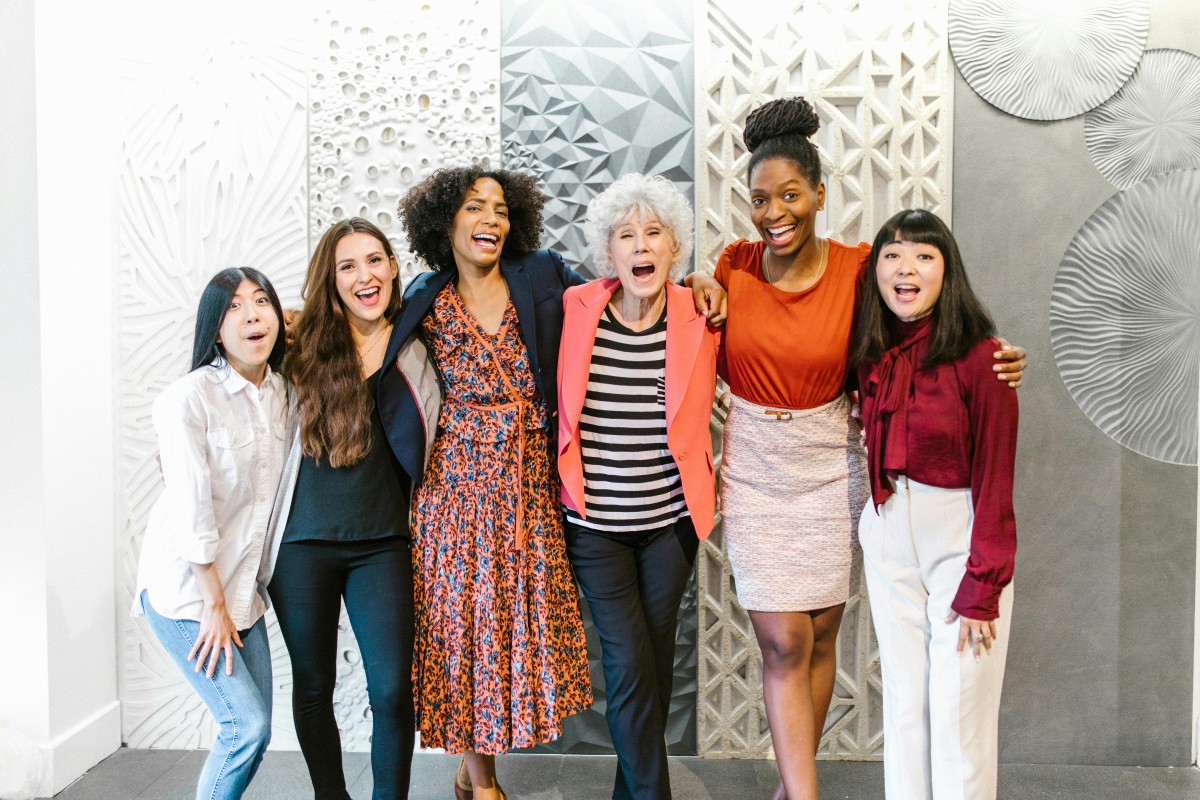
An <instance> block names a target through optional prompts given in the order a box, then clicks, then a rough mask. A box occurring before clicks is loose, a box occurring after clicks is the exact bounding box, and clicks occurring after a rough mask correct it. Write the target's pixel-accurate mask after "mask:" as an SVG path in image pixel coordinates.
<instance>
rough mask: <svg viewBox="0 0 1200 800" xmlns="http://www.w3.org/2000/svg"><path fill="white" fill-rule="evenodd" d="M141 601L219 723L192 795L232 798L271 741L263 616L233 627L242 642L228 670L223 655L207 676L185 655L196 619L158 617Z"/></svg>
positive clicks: (208, 799) (210, 799)
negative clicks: (228, 671)
mask: <svg viewBox="0 0 1200 800" xmlns="http://www.w3.org/2000/svg"><path fill="white" fill-rule="evenodd" d="M141 600H142V609H143V610H144V611H145V612H146V619H147V620H148V621H149V622H150V629H151V630H152V631H154V635H155V636H156V637H157V638H158V641H159V642H161V643H162V646H163V648H164V649H165V650H166V651H167V653H168V654H169V655H170V656H171V660H173V661H174V662H175V664H176V666H178V667H179V669H180V671H181V672H182V673H183V676H184V677H185V678H187V682H188V683H190V684H191V685H192V688H193V689H195V690H196V693H197V694H198V695H200V699H201V700H203V701H204V704H205V705H206V706H208V710H209V711H211V712H212V715H213V716H214V717H215V718H216V720H217V724H218V725H219V726H220V728H219V729H218V731H217V738H216V739H215V740H214V741H213V745H212V750H211V751H210V752H209V754H208V760H207V761H205V762H204V769H202V770H201V771H200V782H199V783H198V784H197V786H196V800H237V798H240V797H241V796H242V794H243V793H244V792H245V791H246V787H247V786H249V785H250V780H251V779H252V778H253V777H254V773H255V772H257V771H258V765H259V764H261V763H262V759H263V754H264V753H266V752H267V743H268V742H270V741H271V647H270V645H269V644H268V642H267V622H266V619H260V620H259V621H258V622H256V623H254V625H253V626H252V627H251V628H250V629H249V630H244V631H238V635H239V636H240V637H241V639H242V647H241V648H239V647H238V646H237V645H234V646H233V674H232V675H226V674H225V658H224V656H223V655H222V656H221V660H220V662H219V663H218V664H217V671H216V672H215V673H214V674H213V676H212V677H211V678H208V677H206V676H205V674H204V671H203V670H201V671H200V672H196V671H195V667H196V662H195V661H194V660H193V661H192V662H191V663H189V662H188V660H187V655H188V651H190V650H191V649H192V645H193V644H194V643H195V642H196V638H197V637H198V636H199V633H200V623H199V622H197V621H196V620H191V619H168V618H167V617H163V616H159V614H158V612H156V611H155V610H154V609H153V608H152V607H151V605H150V600H149V598H148V597H147V595H146V592H145V591H143V592H142V597H141Z"/></svg>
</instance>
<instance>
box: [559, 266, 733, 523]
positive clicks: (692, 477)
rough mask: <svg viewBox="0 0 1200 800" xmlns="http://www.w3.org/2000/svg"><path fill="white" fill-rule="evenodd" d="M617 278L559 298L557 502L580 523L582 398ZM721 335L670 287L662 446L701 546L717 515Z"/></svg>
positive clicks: (686, 294) (685, 295) (687, 296)
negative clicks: (711, 424)
mask: <svg viewBox="0 0 1200 800" xmlns="http://www.w3.org/2000/svg"><path fill="white" fill-rule="evenodd" d="M619 286H620V283H619V282H618V281H617V280H616V279H615V278H605V279H603V280H595V281H592V282H591V283H587V284H584V285H583V286H575V287H572V288H570V289H567V291H566V293H564V294H563V331H562V345H561V346H560V348H559V351H558V409H559V415H558V472H559V475H560V476H561V478H562V502H563V505H566V506H568V507H570V508H572V509H574V510H575V511H576V512H578V513H579V515H580V516H581V517H583V518H584V519H586V518H587V509H586V508H585V507H584V493H583V459H582V452H581V450H582V447H581V445H580V440H579V416H580V414H581V413H582V412H583V400H584V396H585V395H586V394H587V385H588V375H589V373H590V372H591V366H592V348H593V347H594V346H595V344H596V328H597V326H598V325H599V324H600V317H601V316H602V315H603V314H604V307H605V306H606V305H608V301H609V300H610V299H611V298H612V296H613V294H614V293H615V292H616V290H617V289H618V288H619ZM719 345H720V332H719V331H718V330H717V329H715V328H713V327H712V326H711V325H709V324H708V321H707V320H706V319H705V318H704V315H703V314H701V313H700V312H699V311H697V310H696V306H695V303H694V301H693V300H692V290H691V289H688V288H685V287H683V286H675V285H673V284H668V285H667V348H666V349H667V366H666V371H667V375H666V404H667V447H668V449H669V450H670V451H671V455H672V456H674V457H675V464H676V466H678V467H679V475H680V478H681V480H682V483H683V497H684V501H685V502H686V503H687V509H688V513H689V514H691V516H692V522H693V524H694V525H695V526H696V535H697V536H699V537H700V538H701V539H705V538H707V537H708V535H709V534H710V533H712V528H713V516H714V515H715V513H716V486H715V482H714V480H713V452H712V437H711V435H710V434H709V429H708V421H709V417H710V416H711V415H712V404H713V395H714V393H715V391H716V385H717V348H718V346H719Z"/></svg>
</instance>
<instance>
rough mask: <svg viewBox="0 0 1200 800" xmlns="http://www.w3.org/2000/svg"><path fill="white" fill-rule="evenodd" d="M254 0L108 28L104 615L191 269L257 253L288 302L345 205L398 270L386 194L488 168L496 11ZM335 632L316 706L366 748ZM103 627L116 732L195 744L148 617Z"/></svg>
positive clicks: (484, 6) (127, 588)
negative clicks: (113, 306)
mask: <svg viewBox="0 0 1200 800" xmlns="http://www.w3.org/2000/svg"><path fill="white" fill-rule="evenodd" d="M230 5H231V4H230ZM268 6H269V7H264V8H258V9H255V10H251V11H250V12H249V13H250V14H251V15H252V16H253V17H256V18H248V17H247V16H246V14H245V13H241V14H232V13H230V14H214V15H212V16H205V17H204V18H203V19H194V20H193V19H184V18H180V17H172V16H171V14H172V12H169V11H162V10H158V11H157V12H156V11H154V10H152V9H150V7H147V9H146V13H145V14H143V15H140V16H139V18H138V20H137V23H136V25H137V28H136V30H132V31H130V32H129V34H128V44H127V52H128V53H129V57H128V59H127V60H126V62H125V85H124V87H123V91H122V95H123V97H124V98H125V99H126V103H127V114H126V118H125V121H124V125H123V130H124V135H123V140H122V144H121V164H120V183H119V185H118V187H117V202H118V205H119V220H118V225H119V230H118V239H119V241H118V249H119V270H120V277H119V280H120V298H119V306H120V308H119V312H118V313H119V317H120V336H121V354H120V355H121V367H120V369H121V386H120V394H121V407H122V412H121V413H122V426H121V436H122V441H121V466H120V469H121V477H120V482H121V486H122V492H123V495H122V508H123V515H122V516H123V519H124V528H123V532H122V534H121V541H120V542H119V543H118V547H119V552H120V555H119V564H118V576H117V578H118V586H119V587H120V588H119V592H118V605H119V609H118V611H119V613H120V614H121V615H122V617H121V618H122V619H124V612H125V611H126V609H127V608H128V604H129V602H131V601H132V597H133V590H134V586H135V580H136V571H137V553H138V550H139V546H140V539H141V536H142V532H143V531H144V528H145V520H146V516H147V514H148V512H149V509H150V506H151V505H152V504H153V502H154V500H155V498H156V497H157V496H158V493H159V490H160V483H161V482H160V479H159V475H158V470H157V468H156V466H155V464H154V454H155V451H156V449H157V448H156V444H155V441H154V431H153V429H152V427H151V424H150V408H151V404H152V403H153V401H154V398H155V397H157V395H158V393H159V392H160V391H161V390H162V388H163V387H164V386H166V385H167V384H168V383H169V382H170V381H172V380H174V379H175V378H177V377H178V376H180V375H182V374H183V372H184V371H185V370H186V368H187V364H188V359H189V357H190V348H191V337H192V326H193V324H194V314H195V306H196V302H197V300H198V298H199V292H200V290H201V288H202V287H203V285H204V284H205V283H206V282H207V280H208V279H209V278H210V277H211V276H212V274H213V273H214V272H216V271H217V270H219V269H221V268H224V267H226V266H231V265H241V264H245V265H249V266H253V267H257V268H259V269H262V270H263V271H265V272H266V273H267V275H268V276H270V277H271V279H272V280H273V282H274V283H275V285H276V288H277V289H279V292H280V295H281V297H282V298H283V300H284V304H285V305H291V306H298V305H299V293H300V285H301V283H302V281H303V277H304V271H305V268H306V266H307V261H308V256H309V251H310V245H314V244H315V243H316V240H317V238H318V237H319V236H320V234H321V232H322V231H323V230H324V228H325V227H326V226H327V225H328V224H330V222H332V221H334V220H336V219H339V218H342V217H347V216H356V215H357V216H365V217H367V218H369V219H371V220H372V221H374V222H376V223H377V224H379V225H380V226H381V227H382V228H383V229H384V230H385V232H387V234H388V235H389V237H390V238H391V239H392V241H393V242H394V243H395V244H397V246H398V247H399V248H400V249H399V251H398V256H399V257H400V261H401V266H402V278H403V279H404V280H405V281H407V280H408V279H409V278H411V277H412V275H413V274H414V273H415V271H416V270H417V269H418V266H417V265H416V263H415V260H414V259H413V258H412V257H411V256H409V255H408V253H407V249H406V248H405V244H404V239H403V235H402V233H401V231H400V226H399V222H398V220H397V219H396V205H397V201H398V200H399V198H400V196H401V195H402V194H403V193H404V192H405V191H407V190H408V188H410V187H411V186H412V185H414V184H415V183H417V182H418V181H419V180H421V179H422V178H424V177H425V176H426V175H428V174H429V173H430V172H431V171H432V170H433V169H435V168H436V167H438V166H448V165H455V164H471V163H473V164H479V165H483V166H498V165H499V162H500V131H499V119H498V113H499V105H500V102H499V75H500V65H499V36H500V25H499V7H498V5H494V4H490V3H485V2H474V3H466V4H464V3H455V4H451V3H420V2H411V0H410V1H408V2H396V3H384V2H368V1H365V0H364V1H361V2H357V3H346V4H341V5H339V6H338V8H337V10H336V12H334V11H329V10H321V9H317V8H315V7H309V6H305V5H300V6H296V5H284V4H282V3H272V4H268ZM224 10H225V11H229V12H232V11H233V8H232V5H231V7H230V8H227V9H224ZM220 20H224V22H222V21H220ZM251 23H254V24H251ZM266 30H270V31H272V33H269V34H266V33H263V34H259V33H254V31H266ZM310 236H311V239H310ZM269 621H270V625H269V631H270V635H271V641H272V646H273V652H274V669H275V675H274V683H275V689H276V695H275V735H274V740H273V743H274V745H275V746H278V747H285V748H294V747H295V746H296V740H295V734H294V731H293V728H292V722H291V707H290V694H291V669H290V665H289V663H288V660H287V656H286V652H285V650H284V648H283V640H282V637H280V636H279V633H278V627H277V625H276V624H275V621H274V616H273V615H271V616H270V617H269ZM341 627H342V633H341V638H340V641H339V644H340V650H339V660H338V687H337V690H336V694H335V711H336V715H337V719H338V724H339V727H340V728H341V730H342V736H343V747H345V748H346V749H347V750H366V749H368V748H369V746H370V725H371V717H370V710H369V707H368V704H367V697H366V682H365V678H364V676H363V671H362V668H361V664H360V661H361V659H360V656H359V652H358V647H357V644H356V643H355V641H354V637H353V633H352V632H351V631H350V627H349V624H348V622H347V620H346V617H345V614H344V613H343V616H342V623H341ZM121 637H122V643H121V653H122V658H121V662H122V663H121V694H122V700H123V703H124V709H125V711H124V735H125V739H126V741H127V742H128V743H129V744H130V745H131V746H141V747H207V746H208V745H209V742H210V741H211V738H212V735H213V729H212V725H211V721H210V720H209V719H208V714H207V712H206V710H205V709H204V707H203V705H202V704H201V703H200V701H199V700H198V698H196V696H195V695H194V694H193V693H191V692H190V691H189V690H188V688H187V686H186V684H184V683H183V681H182V679H181V678H180V677H179V675H178V673H177V670H176V668H175V667H174V665H173V664H172V663H171V662H170V661H169V660H168V659H167V658H166V656H165V655H164V654H163V652H162V650H161V648H160V647H159V646H158V643H157V642H156V641H155V640H154V638H153V635H152V634H151V633H150V632H149V630H148V628H147V627H146V626H145V625H144V623H141V622H135V621H133V620H130V621H128V622H125V623H123V624H122V631H121Z"/></svg>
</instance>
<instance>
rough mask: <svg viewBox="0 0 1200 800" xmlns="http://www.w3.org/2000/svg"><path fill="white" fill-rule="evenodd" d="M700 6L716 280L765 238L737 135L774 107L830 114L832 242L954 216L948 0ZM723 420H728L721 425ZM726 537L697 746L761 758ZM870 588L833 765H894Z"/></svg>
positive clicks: (820, 139) (850, 659)
mask: <svg viewBox="0 0 1200 800" xmlns="http://www.w3.org/2000/svg"><path fill="white" fill-rule="evenodd" d="M702 8H703V13H704V19H703V22H702V24H701V25H700V26H699V28H700V29H701V32H700V33H699V34H698V41H697V56H696V63H697V65H698V76H697V83H698V84H699V91H698V97H699V104H698V106H697V126H696V127H697V137H698V150H699V174H698V179H697V187H698V189H697V207H698V211H697V213H698V218H699V231H698V237H699V246H698V247H697V267H698V268H700V269H704V270H706V271H710V272H711V271H712V269H713V267H714V266H715V265H716V261H717V257H718V256H719V255H720V254H721V250H722V249H723V248H724V247H725V246H726V245H727V244H729V243H730V242H732V241H734V240H735V239H738V238H741V237H747V238H751V239H754V238H757V233H755V231H754V229H753V226H752V225H751V224H750V205H749V190H748V188H747V183H746V165H747V162H748V160H749V154H748V153H746V151H745V148H744V147H743V144H742V140H741V131H742V126H743V123H744V122H745V118H746V114H747V113H748V112H749V111H750V110H751V109H753V108H755V107H757V106H759V105H761V104H762V103H763V102H765V101H767V100H770V99H773V98H775V97H782V96H790V95H797V94H798V95H803V96H804V97H806V98H808V99H809V100H810V101H811V102H813V103H814V105H815V106H816V109H817V113H818V114H819V115H820V117H821V120H822V126H821V130H820V131H819V132H818V133H817V135H816V137H815V141H816V142H817V143H818V146H819V149H820V154H821V161H822V169H823V174H824V180H825V185H826V190H827V200H826V210H825V211H824V212H822V214H821V215H820V216H819V218H818V229H819V230H821V232H822V234H823V235H829V236H832V237H833V238H835V239H837V240H839V241H843V242H847V243H850V244H855V243H857V242H859V241H862V240H866V241H870V240H871V239H872V238H874V234H875V231H876V230H877V229H878V227H879V225H880V224H882V223H883V221H884V220H886V219H887V218H888V217H889V216H890V215H891V214H892V213H893V212H894V211H897V210H899V209H901V208H911V207H922V208H928V209H930V210H933V211H935V212H937V213H939V214H941V215H943V216H945V217H948V215H949V192H950V164H951V162H950V125H951V105H950V91H951V85H952V72H951V65H950V58H949V53H948V51H947V47H946V36H945V31H946V8H945V4H944V3H942V2H933V3H912V2H910V3H904V4H901V3H894V2H882V1H881V0H874V1H873V2H872V1H864V2H856V1H855V0H824V2H812V1H810V2H795V1H794V0H793V2H790V3H784V4H783V5H782V6H780V7H778V8H777V9H772V10H771V11H770V13H767V12H765V11H761V10H760V11H756V12H755V13H749V12H748V11H747V9H746V7H745V5H744V4H742V3H738V2H735V1H734V0H709V1H708V2H707V3H706V4H703V5H702ZM722 420H723V415H721V414H718V415H717V419H716V420H715V422H714V424H715V425H719V423H720V422H721V421H722ZM714 434H715V435H716V436H718V437H719V431H715V432H714ZM721 541H722V539H721V536H720V533H719V531H718V533H717V534H715V535H714V536H713V537H712V538H711V539H709V541H707V542H705V543H704V544H703V545H702V546H701V549H700V555H699V558H698V572H697V575H698V582H697V586H698V591H699V595H700V596H699V613H700V657H699V674H698V679H697V680H698V683H699V693H700V699H699V709H698V726H699V729H698V745H699V751H700V754H701V755H706V756H717V757H763V756H765V755H768V754H769V753H770V734H769V732H768V729H767V721H766V716H765V714H764V712H763V709H762V664H761V656H760V654H759V652H758V648H757V645H756V644H755V639H754V632H753V629H752V628H751V625H750V621H749V619H748V617H747V615H746V613H745V611H744V610H743V609H742V608H741V606H739V605H738V603H737V597H736V591H735V587H734V585H733V574H732V571H731V570H730V568H729V564H728V561H727V560H726V558H725V554H724V550H723V548H722V545H721ZM863 591H864V594H863V595H862V596H861V597H859V598H852V599H851V601H850V602H849V603H848V604H847V606H846V614H845V618H844V620H843V623H842V634H841V639H840V641H839V645H838V649H839V669H838V676H837V684H836V686H835V689H834V700H833V704H832V706H831V708H830V714H829V718H828V720H827V721H826V733H825V737H824V738H823V740H822V744H821V750H820V755H821V756H822V757H825V758H838V759H874V758H879V757H881V755H882V745H883V738H882V715H881V712H880V707H879V698H880V677H879V659H878V653H877V650H876V646H875V644H874V640H873V634H872V632H871V622H870V613H869V609H868V606H867V603H866V596H865V588H864V590H863Z"/></svg>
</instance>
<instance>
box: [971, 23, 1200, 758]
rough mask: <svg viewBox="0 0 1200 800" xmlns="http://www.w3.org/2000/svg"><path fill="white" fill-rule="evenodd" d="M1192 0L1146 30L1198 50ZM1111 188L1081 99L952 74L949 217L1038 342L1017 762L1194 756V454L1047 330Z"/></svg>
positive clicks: (991, 289)
mask: <svg viewBox="0 0 1200 800" xmlns="http://www.w3.org/2000/svg"><path fill="white" fill-rule="evenodd" d="M1183 6H1184V4H1183V3H1157V4H1156V9H1155V11H1156V13H1155V15H1154V16H1152V19H1151V42H1150V43H1149V46H1150V47H1185V46H1186V47H1187V49H1189V50H1191V51H1192V52H1197V51H1200V35H1198V29H1197V26H1196V25H1195V24H1193V23H1191V22H1188V24H1185V25H1183V26H1182V27H1181V26H1179V25H1177V24H1168V22H1170V21H1171V19H1170V18H1171V14H1164V13H1162V12H1163V10H1164V7H1167V8H1166V9H1165V10H1166V11H1168V12H1173V13H1177V17H1178V20H1176V21H1179V20H1183V21H1185V22H1186V21H1190V20H1193V19H1195V18H1196V16H1197V12H1195V11H1194V10H1193V11H1191V12H1190V13H1187V12H1183V11H1182V9H1183ZM1189 25H1190V27H1189ZM1181 30H1182V31H1184V35H1183V36H1182V38H1181V35H1180V31H1181ZM1187 31H1191V34H1190V35H1189V34H1187ZM1167 37H1169V38H1167ZM1189 43H1190V45H1189ZM1115 192H1116V190H1115V189H1114V188H1113V187H1112V186H1111V185H1109V184H1108V182H1107V181H1105V180H1104V178H1103V177H1102V176H1101V175H1100V174H1099V173H1098V172H1097V171H1096V169H1095V167H1094V166H1093V165H1092V162H1091V160H1090V159H1089V157H1088V153H1087V148H1086V146H1085V145H1084V138H1083V117H1076V118H1074V119H1070V120H1065V121H1061V122H1051V123H1045V122H1031V121H1028V120H1022V119H1017V118H1015V117H1011V116H1009V115H1007V114H1004V113H1003V112H1000V111H998V110H996V109H995V108H993V107H992V106H990V105H988V104H987V103H986V102H984V101H983V100H982V99H980V98H979V96H978V95H976V94H975V93H974V92H973V91H972V90H971V89H970V87H969V86H967V85H966V83H965V82H964V81H963V80H962V77H961V76H956V84H955V111H954V193H953V198H954V201H953V208H954V218H953V223H952V227H953V229H954V232H955V235H956V237H957V239H958V241H959V244H960V246H961V248H962V252H963V256H964V258H965V259H966V264H967V269H968V272H969V274H970V275H971V279H972V281H973V283H974V285H975V287H976V289H977V291H978V292H979V293H980V295H981V296H982V298H983V299H984V302H986V303H987V305H988V307H989V308H990V309H991V311H992V313H993V315H994V316H995V318H996V322H997V325H998V327H999V330H1000V332H1001V334H1002V335H1003V336H1005V337H1007V338H1009V339H1010V340H1012V341H1014V342H1018V343H1020V344H1022V345H1024V346H1025V347H1026V348H1028V350H1029V352H1030V367H1029V370H1028V372H1027V378H1026V385H1025V387H1023V388H1022V389H1021V390H1020V393H1021V394H1020V397H1021V432H1020V445H1019V450H1018V464H1017V485H1016V500H1017V514H1018V518H1017V523H1018V540H1019V549H1018V556H1017V567H1016V578H1015V585H1016V605H1015V609H1014V612H1013V617H1014V630H1013V634H1012V642H1011V649H1010V651H1009V659H1008V673H1007V677H1006V680H1005V688H1004V704H1003V710H1002V714H1001V741H1002V749H1001V759H1002V760H1003V761H1007V762H1026V763H1066V764H1140V765H1184V764H1190V763H1191V761H1192V755H1191V754H1192V734H1191V727H1192V690H1193V689H1192V687H1193V635H1194V631H1195V608H1194V605H1195V602H1194V597H1195V595H1194V587H1195V580H1196V522H1197V520H1196V500H1197V498H1196V492H1197V484H1196V481H1197V472H1196V469H1195V468H1194V467H1180V466H1172V465H1169V464H1165V463H1161V462H1158V461H1155V460H1152V459H1149V458H1145V457H1142V456H1140V455H1137V454H1136V453H1133V452H1132V451H1129V450H1127V449H1125V448H1123V447H1122V446H1121V445H1119V444H1117V443H1116V442H1115V441H1113V440H1112V439H1110V438H1109V437H1108V436H1106V435H1105V434H1104V433H1102V432H1101V431H1100V430H1099V429H1098V428H1097V427H1096V426H1095V425H1093V424H1092V423H1091V422H1090V421H1089V420H1088V419H1087V418H1086V417H1085V416H1084V414H1083V412H1082V411H1080V409H1079V407H1078V406H1077V405H1076V404H1075V403H1074V402H1073V401H1072V400H1071V398H1070V396H1069V395H1068V393H1067V390H1066V387H1065V385H1064V384H1063V381H1062V379H1061V378H1060V377H1059V374H1058V370H1057V368H1056V366H1055V362H1054V355H1053V352H1052V351H1051V347H1050V328H1049V306H1050V291H1051V286H1052V283H1053V281H1054V275H1055V271H1056V269H1057V267H1058V264H1059V261H1060V260H1061V259H1062V256H1063V254H1064V252H1065V251H1066V248H1067V246H1068V244H1069V243H1070V241H1071V238H1072V237H1073V236H1074V234H1075V232H1076V231H1077V230H1078V229H1079V227H1080V225H1082V224H1083V222H1084V220H1085V219H1087V217H1088V216H1089V215H1091V213H1092V212H1093V211H1094V210H1095V209H1096V208H1097V207H1098V206H1099V205H1100V204H1101V203H1103V202H1104V201H1105V200H1107V199H1108V198H1109V197H1111V196H1112V195H1113V194H1114V193H1115Z"/></svg>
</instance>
